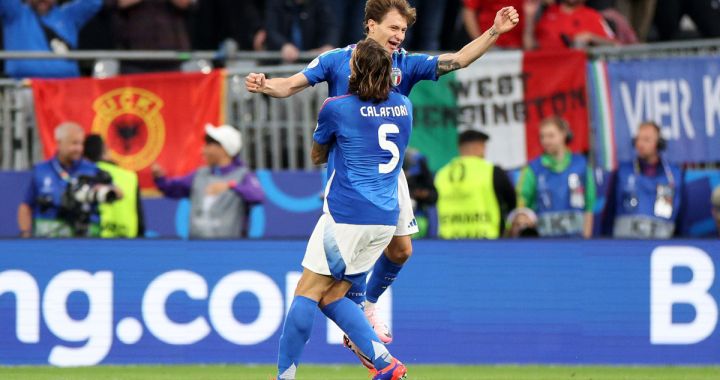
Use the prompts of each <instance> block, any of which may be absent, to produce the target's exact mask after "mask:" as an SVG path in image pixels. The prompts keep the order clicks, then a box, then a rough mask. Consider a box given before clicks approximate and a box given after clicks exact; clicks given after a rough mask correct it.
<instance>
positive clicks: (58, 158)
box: [18, 122, 122, 237]
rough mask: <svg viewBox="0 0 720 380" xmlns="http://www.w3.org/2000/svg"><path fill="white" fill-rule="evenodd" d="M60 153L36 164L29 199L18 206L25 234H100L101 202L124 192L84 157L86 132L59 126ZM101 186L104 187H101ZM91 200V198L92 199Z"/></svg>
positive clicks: (69, 125)
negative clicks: (106, 179) (98, 201)
mask: <svg viewBox="0 0 720 380" xmlns="http://www.w3.org/2000/svg"><path fill="white" fill-rule="evenodd" d="M54 135H55V141H56V143H57V153H56V154H55V156H54V157H53V158H51V159H49V160H47V161H45V162H42V163H40V164H37V165H35V167H33V170H32V179H31V182H30V186H29V188H28V190H27V192H26V194H25V199H24V200H23V202H22V203H21V204H20V206H19V207H18V227H19V228H20V234H21V236H22V237H31V236H35V237H76V236H99V230H100V228H99V220H100V217H99V215H98V210H97V201H93V200H95V198H98V197H99V198H101V199H103V200H105V199H107V200H114V199H115V198H119V197H121V196H122V194H121V193H120V192H119V190H118V189H117V188H115V187H114V186H112V185H110V184H105V185H101V184H99V183H100V182H109V181H105V180H103V179H102V178H100V177H103V176H107V177H109V176H108V175H107V173H105V172H102V171H101V170H99V169H98V167H97V166H95V164H93V163H92V162H89V161H87V160H83V159H82V153H83V140H84V139H85V132H84V131H83V129H82V127H80V125H78V124H76V123H73V122H64V123H62V124H60V125H58V126H57V127H56V128H55V132H54ZM99 189H100V190H99ZM88 200H90V201H88Z"/></svg>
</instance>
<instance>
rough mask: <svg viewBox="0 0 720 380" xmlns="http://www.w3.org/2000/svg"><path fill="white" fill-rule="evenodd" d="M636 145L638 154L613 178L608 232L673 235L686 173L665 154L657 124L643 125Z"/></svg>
mask: <svg viewBox="0 0 720 380" xmlns="http://www.w3.org/2000/svg"><path fill="white" fill-rule="evenodd" d="M633 144H634V146H635V152H636V154H637V156H636V157H635V158H634V159H633V160H632V162H623V163H621V164H620V165H619V166H618V169H617V171H616V172H615V173H614V174H613V177H612V178H611V181H612V182H610V187H609V189H610V190H609V194H608V200H607V204H606V209H605V215H604V218H605V220H604V222H605V223H604V224H605V225H604V230H605V233H612V236H613V237H619V238H636V239H668V238H671V237H673V235H674V234H675V231H676V230H677V228H676V223H677V220H678V215H679V212H680V207H681V204H680V199H681V191H682V183H683V176H682V172H681V171H680V168H679V167H677V166H676V165H672V164H670V163H669V162H667V160H665V158H664V157H662V154H661V152H662V151H663V150H664V149H665V140H664V139H663V138H662V135H661V131H660V127H659V126H658V125H657V124H655V123H653V122H645V123H642V124H640V126H639V127H638V130H637V135H636V137H635V138H634V139H633Z"/></svg>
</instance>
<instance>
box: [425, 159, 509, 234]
mask: <svg viewBox="0 0 720 380" xmlns="http://www.w3.org/2000/svg"><path fill="white" fill-rule="evenodd" d="M435 188H436V189H437V192H438V201H437V212H438V220H439V225H438V235H439V236H440V237H441V238H443V239H497V238H498V237H499V236H500V205H499V203H498V200H497V197H496V196H495V189H494V188H493V164H492V163H490V162H488V161H486V160H484V159H482V158H480V157H474V156H461V157H456V158H455V159H453V160H452V161H450V162H449V163H448V164H447V165H445V166H444V167H442V168H441V169H440V170H439V171H438V173H437V175H436V176H435Z"/></svg>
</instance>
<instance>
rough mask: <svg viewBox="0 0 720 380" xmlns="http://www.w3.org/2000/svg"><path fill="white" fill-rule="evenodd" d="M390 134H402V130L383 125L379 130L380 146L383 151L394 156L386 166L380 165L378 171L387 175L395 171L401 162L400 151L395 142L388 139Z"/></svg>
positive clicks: (391, 125)
mask: <svg viewBox="0 0 720 380" xmlns="http://www.w3.org/2000/svg"><path fill="white" fill-rule="evenodd" d="M390 133H400V129H399V128H398V126H397V125H395V124H382V125H380V127H379V128H378V144H380V148H381V149H382V150H386V151H388V152H390V153H391V154H392V158H391V159H390V161H388V162H387V163H385V164H378V171H379V172H380V173H381V174H387V173H390V172H392V171H393V170H395V167H396V166H397V164H398V161H400V149H398V146H397V145H395V143H394V142H392V141H389V140H388V139H387V137H388V134H390Z"/></svg>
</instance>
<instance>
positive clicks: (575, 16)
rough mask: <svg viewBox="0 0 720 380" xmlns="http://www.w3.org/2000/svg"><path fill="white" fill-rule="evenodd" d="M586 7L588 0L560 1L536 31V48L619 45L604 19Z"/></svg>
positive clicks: (540, 22) (542, 19)
mask: <svg viewBox="0 0 720 380" xmlns="http://www.w3.org/2000/svg"><path fill="white" fill-rule="evenodd" d="M584 3H585V0H560V2H559V4H553V5H551V6H549V7H548V8H547V9H545V11H544V12H543V13H542V16H540V20H539V21H538V22H537V26H536V27H535V32H534V36H535V42H536V44H537V46H538V47H539V48H540V49H564V48H584V47H587V46H597V45H615V44H617V41H616V40H615V36H614V34H613V32H612V30H610V27H609V26H608V25H607V23H606V22H605V20H604V19H603V17H602V15H600V13H599V12H598V11H596V10H594V9H592V8H590V7H587V6H585V5H584Z"/></svg>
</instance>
